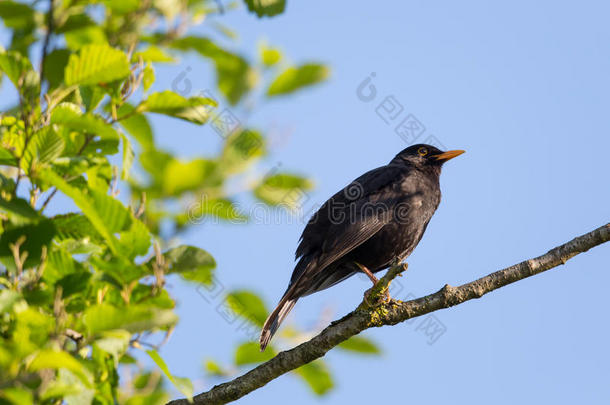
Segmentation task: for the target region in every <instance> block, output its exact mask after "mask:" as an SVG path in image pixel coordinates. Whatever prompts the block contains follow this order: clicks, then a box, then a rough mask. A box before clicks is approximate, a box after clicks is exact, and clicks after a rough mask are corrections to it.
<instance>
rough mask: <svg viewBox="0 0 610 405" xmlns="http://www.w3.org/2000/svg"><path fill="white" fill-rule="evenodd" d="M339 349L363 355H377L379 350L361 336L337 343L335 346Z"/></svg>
mask: <svg viewBox="0 0 610 405" xmlns="http://www.w3.org/2000/svg"><path fill="white" fill-rule="evenodd" d="M337 347H338V348H340V349H343V350H347V351H351V352H357V353H365V354H379V353H381V350H380V349H379V347H377V345H376V344H375V343H374V342H373V341H371V340H370V339H367V338H365V337H362V336H352V337H351V338H349V339H347V340H346V341H344V342H341V343H339V345H338V346H337Z"/></svg>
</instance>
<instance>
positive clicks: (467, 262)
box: [3, 0, 610, 405]
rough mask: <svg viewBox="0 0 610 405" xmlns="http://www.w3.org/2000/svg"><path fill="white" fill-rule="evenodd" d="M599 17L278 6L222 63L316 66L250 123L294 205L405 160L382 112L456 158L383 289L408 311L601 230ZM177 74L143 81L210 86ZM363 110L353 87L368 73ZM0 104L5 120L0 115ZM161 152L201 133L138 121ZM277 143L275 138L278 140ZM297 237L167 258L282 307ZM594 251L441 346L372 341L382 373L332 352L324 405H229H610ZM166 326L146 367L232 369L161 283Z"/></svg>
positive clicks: (265, 232)
mask: <svg viewBox="0 0 610 405" xmlns="http://www.w3.org/2000/svg"><path fill="white" fill-rule="evenodd" d="M609 12H610V9H609V7H608V4H607V3H606V2H602V1H584V2H579V3H578V4H576V3H575V2H565V1H559V2H558V1H537V2H526V1H511V2H485V1H458V2H454V1H442V2H429V1H428V2H426V1H412V0H408V1H387V2H378V3H375V2H347V1H343V2H329V1H319V0H318V1H308V2H304V1H300V2H299V1H289V4H288V7H287V11H286V13H285V14H284V15H282V16H280V17H276V18H274V19H265V20H258V19H256V18H255V17H253V16H252V15H249V14H246V12H245V11H243V10H242V11H238V12H233V13H231V14H230V16H228V17H226V18H224V19H223V20H222V21H224V22H225V23H227V24H229V25H230V26H232V27H235V28H237V31H238V33H239V34H240V39H239V44H238V47H239V49H250V50H254V49H255V45H256V43H257V41H258V40H259V39H261V38H267V39H268V41H269V42H270V43H271V44H273V45H277V46H280V47H281V48H283V49H285V50H286V51H287V53H288V54H289V56H290V58H291V59H292V60H293V61H295V62H301V61H305V60H310V59H316V60H320V61H323V62H326V63H328V64H329V65H330V66H331V68H332V77H331V80H329V81H328V82H327V83H326V84H325V85H323V86H319V87H317V88H315V89H313V90H311V91H307V92H304V93H302V94H299V95H297V96H296V97H292V98H286V99H284V100H281V101H275V102H269V103H265V104H264V105H261V106H259V107H258V108H257V110H256V112H255V114H254V115H253V116H252V117H251V122H252V123H254V124H259V125H260V126H261V127H262V129H264V130H269V129H271V128H276V129H279V130H280V132H282V133H284V132H289V136H285V137H281V139H280V140H278V142H276V143H275V146H274V148H273V150H272V153H271V155H270V157H269V158H268V160H266V161H265V163H264V165H265V166H267V167H272V166H274V165H275V164H277V163H278V162H280V163H281V164H282V167H283V168H286V169H292V170H294V171H297V172H300V173H304V174H307V175H310V176H311V177H312V178H313V179H314V180H315V182H316V189H315V190H314V191H313V192H311V193H310V195H309V197H310V200H309V201H310V203H311V204H312V205H313V204H316V203H322V202H323V201H324V200H326V199H327V198H328V197H329V196H330V195H332V194H333V193H334V192H335V191H336V190H338V189H339V188H341V187H343V186H344V185H345V184H346V183H348V182H349V181H350V180H352V179H353V178H355V177H357V176H358V175H360V174H361V173H363V172H365V171H367V170H369V169H371V168H374V167H377V166H379V165H382V164H385V163H387V162H388V161H389V160H390V159H391V158H392V157H393V156H394V155H395V154H396V153H397V152H398V151H400V150H401V149H403V148H404V147H406V146H407V144H406V143H405V141H404V140H403V139H401V138H400V137H399V136H398V135H397V134H396V133H395V132H394V130H393V126H391V125H387V124H385V123H384V121H383V120H382V119H381V118H380V117H379V116H378V115H377V114H376V107H377V106H378V105H379V103H380V102H381V101H382V100H383V99H384V98H385V97H386V96H394V98H395V100H397V101H398V102H400V104H401V105H402V106H403V107H404V111H403V112H402V115H400V118H403V117H405V116H406V115H408V114H413V115H414V116H416V117H417V118H418V119H419V120H420V121H421V122H422V123H423V125H425V127H426V133H425V135H423V136H422V138H420V139H418V141H419V140H423V139H425V138H427V136H428V135H430V134H433V135H434V136H435V137H436V138H437V139H438V140H439V141H440V142H441V143H442V144H443V145H445V146H446V147H447V148H450V149H466V150H467V154H465V155H463V156H460V157H459V158H457V159H455V160H453V161H451V162H449V163H448V164H446V165H445V169H444V172H443V175H442V176H441V186H442V191H443V201H442V203H441V206H440V208H439V210H438V211H437V213H436V215H435V216H434V217H433V219H432V221H431V223H430V226H429V227H428V230H427V233H426V235H425V236H424V238H423V240H422V241H421V243H420V245H419V247H418V248H417V249H416V250H415V252H414V253H413V254H412V256H411V257H410V258H409V259H408V263H409V265H410V266H409V270H408V272H407V274H406V275H405V277H403V278H402V279H400V281H401V283H402V285H403V291H402V292H401V294H400V295H403V296H404V295H406V294H407V293H409V292H410V293H413V294H415V295H418V296H419V295H423V294H427V293H430V292H434V291H436V290H438V289H439V288H440V287H442V286H443V285H444V284H445V283H449V284H451V285H458V284H461V283H464V282H468V281H471V280H473V279H475V278H478V277H480V276H483V275H485V274H487V273H490V272H492V271H495V270H496V269H499V268H502V267H505V266H508V265H511V264H514V263H517V262H519V261H521V260H523V259H526V258H530V257H533V256H536V255H539V254H542V253H544V252H546V251H547V250H548V249H550V248H552V247H554V246H556V245H557V244H559V243H562V242H565V241H567V240H569V239H571V238H572V237H574V236H577V235H580V234H582V233H585V232H587V231H590V230H592V229H594V228H596V227H598V226H600V225H602V224H605V223H606V222H608V220H610V179H609V176H608V175H609V169H608V164H607V162H608V151H609V150H610V136H609V134H610V120H608V111H610V99H609V98H610V49H609V48H608V44H609V43H610V25H609V24H608V14H609ZM189 63H190V61H189V60H188V59H187V60H185V61H183V63H181V64H178V65H173V66H171V67H168V68H164V69H161V70H159V71H158V83H157V84H156V85H155V86H156V88H158V89H162V88H168V87H171V83H172V81H173V80H174V78H175V77H176V76H177V75H178V74H179V73H180V72H181V71H183V70H184V69H185V68H186V67H187V66H192V71H191V72H190V73H189V78H190V80H191V81H192V83H193V86H194V88H196V89H203V88H205V87H206V84H207V83H209V82H210V80H211V78H210V76H209V70H208V69H207V68H204V67H200V66H199V65H197V64H189ZM372 72H374V73H375V78H374V81H373V85H374V86H375V88H376V89H377V97H376V98H375V100H373V101H371V102H368V103H367V102H363V101H361V100H360V99H358V98H357V96H356V89H357V87H358V85H359V84H360V83H361V82H362V80H364V79H365V78H366V77H367V76H369V74H370V73H372ZM3 104H4V103H3ZM154 123H155V126H156V131H157V132H156V133H157V136H158V139H159V141H160V143H161V144H163V145H164V146H165V147H167V148H171V149H172V150H174V151H176V152H178V153H179V154H181V155H182V156H185V157H193V156H196V155H202V154H203V155H205V154H211V153H213V152H214V150H215V149H214V148H216V147H217V145H218V139H217V136H216V135H215V134H214V132H213V131H212V130H211V129H209V128H203V129H202V128H198V127H194V126H190V125H186V124H182V123H178V122H176V121H171V120H166V119H164V120H158V121H155V122H154ZM286 130H288V131H286ZM301 230H302V224H300V223H298V221H292V222H291V223H290V222H289V221H279V222H277V223H271V224H260V223H259V224H256V223H253V224H249V225H243V226H237V225H206V224H204V225H201V226H198V227H194V228H193V229H192V231H190V232H189V233H188V234H187V235H185V237H184V238H183V242H186V243H190V244H195V245H198V246H201V247H203V248H205V249H207V250H209V251H210V252H211V253H213V255H214V256H215V258H216V259H217V261H218V273H217V275H218V277H219V279H220V280H221V282H222V283H223V284H224V285H225V286H226V287H227V288H242V287H244V288H251V289H254V290H256V291H257V292H259V293H260V294H261V295H262V296H263V297H264V298H265V300H266V302H267V304H268V305H269V307H272V306H273V305H275V303H276V301H277V300H278V299H279V297H280V295H281V293H282V292H283V291H284V288H285V287H286V284H287V282H288V279H289V277H290V273H291V271H292V266H293V257H294V249H295V247H296V243H297V240H298V237H299V235H300V232H301ZM609 263H610V247H609V246H602V247H599V248H596V249H594V250H592V251H590V252H589V253H586V254H584V255H581V256H578V257H576V258H575V259H573V260H571V261H570V262H568V264H567V265H566V266H564V267H562V268H560V269H555V270H552V271H549V272H547V273H544V274H542V275H539V276H536V277H534V278H530V279H527V280H524V281H522V282H519V283H517V284H515V285H512V286H509V287H506V288H503V289H501V290H499V291H497V292H494V293H491V294H489V295H488V296H485V297H484V298H483V299H481V300H478V301H471V302H468V303H466V304H463V305H460V306H458V307H455V308H451V309H447V310H443V311H440V312H437V313H436V316H437V319H438V320H439V321H440V322H442V324H443V325H444V327H446V332H445V333H444V334H443V335H442V336H440V338H438V340H437V341H436V342H435V343H434V344H432V345H429V344H428V337H427V336H425V334H424V333H423V332H422V331H421V330H419V331H418V330H416V329H417V325H418V324H419V322H420V320H416V321H415V322H413V323H412V324H410V325H407V324H401V325H398V326H395V327H386V328H382V329H376V330H369V331H366V332H365V335H366V336H367V337H370V338H372V339H374V340H375V341H377V342H378V343H379V344H380V345H381V346H382V348H383V351H384V352H383V355H382V356H379V357H362V356H352V355H349V354H345V353H344V352H331V353H330V354H328V355H327V356H326V360H327V361H328V362H329V364H330V366H331V370H332V372H333V375H334V376H335V378H336V388H335V390H334V391H332V393H330V394H329V395H327V396H325V397H323V398H322V399H320V400H317V399H316V398H315V397H314V396H313V395H312V394H311V393H310V391H309V390H308V388H307V387H306V386H305V385H304V384H303V383H302V382H301V381H300V380H299V379H297V378H295V377H293V376H291V375H285V376H283V377H281V378H279V379H277V380H275V381H273V382H271V383H270V384H268V385H267V386H266V387H264V388H262V389H259V390H257V391H255V392H253V393H252V394H250V395H249V396H247V397H245V398H243V399H242V400H241V403H243V404H262V403H276V402H277V401H278V399H279V398H281V399H286V398H290V402H291V404H292V405H300V404H309V403H312V402H314V401H319V402H320V403H325V404H335V403H339V402H341V403H364V402H367V401H373V400H374V401H376V402H377V401H379V402H384V401H387V402H390V401H397V400H398V401H400V402H409V403H441V402H443V401H451V403H457V404H462V403H468V404H479V403H480V404H487V403H489V402H490V401H491V402H493V403H498V404H514V403H525V404H529V403H556V404H571V403H574V402H579V403H587V404H607V403H610V402H609V401H610V385H609V384H608V381H609V380H610V366H609V364H610V354H609V349H608V341H609V338H610V327H609V326H608V323H607V322H606V320H607V317H608V316H607V312H606V311H607V308H608V305H607V296H608V287H607V286H608V285H609V284H610V273H609V272H608V270H610V264H609ZM368 287H369V284H368V281H364V280H362V279H359V278H352V279H350V280H349V281H347V282H344V283H342V284H340V285H338V286H336V287H334V288H332V289H329V290H326V291H324V292H322V293H319V294H316V295H314V296H311V297H307V298H305V299H302V300H301V301H299V303H298V304H297V306H296V308H295V310H294V311H293V313H292V315H291V316H290V317H289V319H288V321H287V323H291V322H292V323H295V324H297V325H299V326H301V327H308V326H312V325H314V324H315V323H316V322H317V320H318V317H319V315H320V313H321V312H322V311H324V310H327V309H329V308H330V309H331V310H332V314H333V316H332V317H333V318H338V317H340V316H342V315H344V314H345V313H347V312H348V311H350V310H352V309H353V308H354V307H355V305H356V304H357V303H358V302H359V301H360V300H361V298H362V292H363V291H364V290H365V289H366V288H368ZM171 290H172V292H173V295H174V296H177V297H178V300H179V308H178V313H179V315H180V317H181V321H180V324H179V327H178V328H177V330H176V331H175V333H174V335H173V336H172V339H171V340H170V342H169V343H168V344H167V345H166V346H165V347H164V348H163V350H162V355H163V356H164V358H165V359H166V360H167V362H168V364H169V366H170V369H172V370H173V371H174V373H175V374H177V375H180V376H187V377H190V378H192V379H193V380H195V382H196V385H197V389H198V391H200V390H202V389H206V388H209V386H210V384H213V383H216V382H217V381H214V380H208V379H205V378H204V374H203V367H202V360H203V359H204V358H207V357H211V358H215V359H217V360H219V361H220V362H229V361H230V360H231V356H232V349H233V348H234V346H235V344H236V343H238V342H242V341H243V340H244V339H245V338H246V336H244V334H242V333H240V332H236V331H235V327H234V326H232V325H229V324H227V323H226V322H225V321H224V320H223V319H222V318H221V317H220V315H218V314H217V313H216V311H215V305H211V304H208V303H207V302H206V301H205V300H203V299H202V298H201V297H200V296H199V294H198V293H197V292H196V291H195V288H194V287H193V286H192V285H188V284H184V283H182V282H180V281H179V280H173V282H172V286H171Z"/></svg>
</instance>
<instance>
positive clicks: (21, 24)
mask: <svg viewBox="0 0 610 405" xmlns="http://www.w3.org/2000/svg"><path fill="white" fill-rule="evenodd" d="M34 16H35V11H34V10H33V9H32V8H30V6H28V5H27V4H23V3H18V2H15V1H8V0H4V1H1V2H0V19H2V22H3V23H4V25H5V26H6V27H7V28H14V29H27V28H28V27H32V26H33V25H34Z"/></svg>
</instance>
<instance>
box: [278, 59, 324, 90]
mask: <svg viewBox="0 0 610 405" xmlns="http://www.w3.org/2000/svg"><path fill="white" fill-rule="evenodd" d="M328 75H329V70H328V68H327V67H326V66H324V65H319V64H314V63H309V64H305V65H301V66H295V67H289V68H288V69H286V70H284V71H283V72H282V73H280V74H279V76H278V77H276V78H275V80H274V81H273V82H272V83H271V85H270V86H269V88H268V89H267V96H269V97H274V96H279V95H285V94H290V93H294V92H295V91H297V90H299V89H302V88H303V87H307V86H311V85H314V84H316V83H320V82H322V81H324V80H326V78H327V77H328Z"/></svg>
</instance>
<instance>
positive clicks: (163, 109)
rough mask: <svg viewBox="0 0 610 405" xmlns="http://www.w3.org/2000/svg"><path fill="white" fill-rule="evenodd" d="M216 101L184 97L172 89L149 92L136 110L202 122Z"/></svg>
mask: <svg viewBox="0 0 610 405" xmlns="http://www.w3.org/2000/svg"><path fill="white" fill-rule="evenodd" d="M215 106H216V102H215V101H214V100H212V99H210V98H205V97H191V98H184V97H182V96H181V95H180V94H177V93H174V92H173V91H169V90H166V91H163V92H160V93H151V94H150V95H149V96H148V98H147V99H146V100H144V101H143V102H142V103H140V105H138V107H137V108H136V110H137V111H138V112H152V113H158V114H165V115H169V116H170V117H175V118H180V119H183V120H186V121H190V122H193V123H195V124H204V123H205V122H206V121H207V120H208V119H209V118H210V114H209V110H210V107H215Z"/></svg>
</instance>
